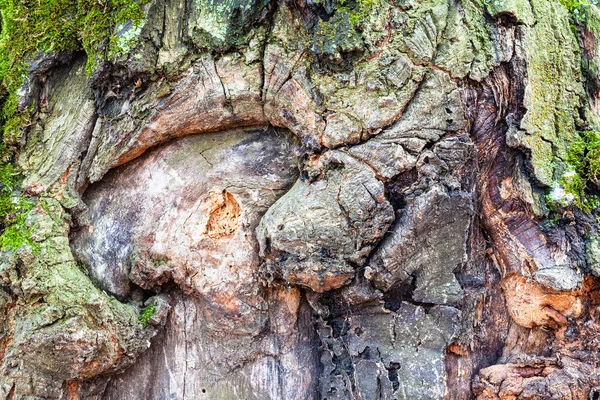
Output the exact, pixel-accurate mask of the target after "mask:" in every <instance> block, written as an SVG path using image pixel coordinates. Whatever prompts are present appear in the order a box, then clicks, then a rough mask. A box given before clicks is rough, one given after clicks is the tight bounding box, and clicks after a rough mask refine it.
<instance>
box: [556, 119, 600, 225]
mask: <svg viewBox="0 0 600 400" xmlns="http://www.w3.org/2000/svg"><path fill="white" fill-rule="evenodd" d="M564 162H565V164H566V171H565V172H564V173H563V174H562V176H561V177H560V179H559V180H558V181H557V182H555V183H554V184H553V185H552V189H551V191H550V193H548V195H547V196H546V202H547V203H548V205H549V206H550V207H552V208H559V207H566V206H568V205H571V204H573V205H574V206H576V207H577V208H579V209H580V210H582V211H584V212H586V213H591V212H592V211H593V210H594V209H596V208H597V207H598V205H599V204H600V201H599V199H598V197H597V196H594V195H591V194H588V193H587V192H586V188H587V183H588V181H596V180H597V179H598V177H599V176H600V132H594V131H585V132H581V136H578V137H577V138H576V139H575V140H573V142H572V143H571V145H570V147H569V151H568V153H567V155H566V156H565V159H564Z"/></svg>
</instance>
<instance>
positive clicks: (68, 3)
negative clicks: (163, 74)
mask: <svg viewBox="0 0 600 400" xmlns="http://www.w3.org/2000/svg"><path fill="white" fill-rule="evenodd" d="M148 2H149V0H140V1H136V0H106V1H98V0H0V12H1V15H2V33H1V36H0V98H2V99H1V101H0V103H2V104H3V105H2V111H1V113H0V130H2V132H3V138H4V140H5V141H8V142H14V140H15V138H16V137H18V136H19V135H20V131H21V128H22V127H23V126H26V125H27V120H28V118H29V111H30V110H18V107H17V106H18V95H17V91H18V89H19V88H20V87H21V85H22V84H23V81H24V79H25V77H26V75H27V63H26V60H31V59H33V58H35V57H36V56H38V55H41V54H47V53H50V52H54V53H59V52H62V51H76V50H81V49H83V50H85V51H86V53H87V55H88V63H87V66H86V69H87V72H88V73H91V71H92V70H93V69H94V67H95V66H96V65H97V63H98V61H99V60H103V59H109V58H111V57H115V56H118V55H120V54H122V53H123V52H124V51H127V49H128V48H129V46H130V43H129V42H130V40H131V38H125V40H123V39H122V36H123V34H122V33H121V34H120V33H119V32H117V27H119V26H122V24H123V23H125V22H127V21H132V23H133V24H134V25H136V26H137V25H139V24H140V22H141V21H142V19H143V17H144V11H143V10H142V5H144V4H146V3H148Z"/></svg>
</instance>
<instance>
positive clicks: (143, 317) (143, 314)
mask: <svg viewBox="0 0 600 400" xmlns="http://www.w3.org/2000/svg"><path fill="white" fill-rule="evenodd" d="M155 311H156V306H155V305H153V304H152V305H149V306H148V307H146V308H143V309H142V310H141V311H140V316H139V317H138V319H139V321H140V322H141V323H142V325H144V326H148V323H150V318H152V316H153V315H154V312H155Z"/></svg>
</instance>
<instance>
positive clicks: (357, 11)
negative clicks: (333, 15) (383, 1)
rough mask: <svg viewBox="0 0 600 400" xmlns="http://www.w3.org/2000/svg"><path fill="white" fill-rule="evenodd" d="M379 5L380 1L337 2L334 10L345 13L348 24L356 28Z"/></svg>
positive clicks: (355, 0)
mask: <svg viewBox="0 0 600 400" xmlns="http://www.w3.org/2000/svg"><path fill="white" fill-rule="evenodd" d="M379 4H380V0H339V1H338V3H337V6H336V9H337V10H338V11H340V10H345V11H347V12H348V16H349V21H350V23H351V24H352V26H354V27H356V26H358V25H359V24H360V23H361V21H363V20H365V19H366V18H367V17H368V16H369V14H370V13H371V12H372V11H373V9H374V8H376V7H378V6H379Z"/></svg>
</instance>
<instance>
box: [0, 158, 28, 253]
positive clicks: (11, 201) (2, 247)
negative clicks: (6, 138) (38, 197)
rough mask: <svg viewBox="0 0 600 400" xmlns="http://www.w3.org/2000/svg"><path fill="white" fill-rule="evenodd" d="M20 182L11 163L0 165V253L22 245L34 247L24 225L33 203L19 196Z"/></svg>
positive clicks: (19, 176) (20, 179)
mask: <svg viewBox="0 0 600 400" xmlns="http://www.w3.org/2000/svg"><path fill="white" fill-rule="evenodd" d="M21 182H22V176H21V174H20V173H19V172H18V171H17V170H16V168H15V166H14V165H13V164H12V163H9V162H7V163H4V164H2V165H0V233H1V234H0V251H7V250H11V249H12V250H16V249H18V248H19V247H21V246H22V245H24V244H28V245H30V246H32V247H35V246H33V242H32V241H31V238H30V231H29V229H28V228H27V226H26V224H25V218H26V216H27V213H28V212H29V211H31V209H32V208H33V201H32V200H30V199H27V198H26V197H23V196H22V195H21V194H20V192H19V190H20V186H21Z"/></svg>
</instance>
